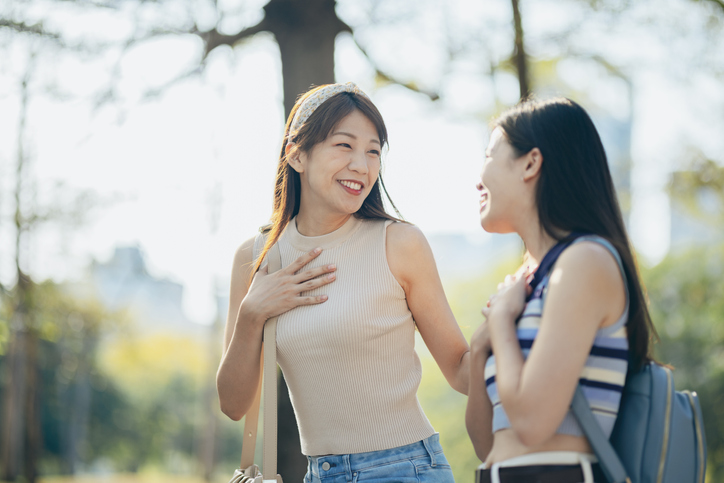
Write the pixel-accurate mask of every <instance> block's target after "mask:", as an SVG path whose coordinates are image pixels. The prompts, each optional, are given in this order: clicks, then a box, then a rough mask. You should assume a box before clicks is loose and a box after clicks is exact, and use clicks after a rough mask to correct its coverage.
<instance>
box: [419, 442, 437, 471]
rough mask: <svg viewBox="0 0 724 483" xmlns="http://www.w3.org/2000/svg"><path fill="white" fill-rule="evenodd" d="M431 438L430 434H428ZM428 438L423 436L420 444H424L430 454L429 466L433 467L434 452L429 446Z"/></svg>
mask: <svg viewBox="0 0 724 483" xmlns="http://www.w3.org/2000/svg"><path fill="white" fill-rule="evenodd" d="M430 438H432V436H430ZM430 438H425V439H423V440H422V444H423V445H425V450H427V454H428V455H430V466H432V467H433V468H434V467H435V464H436V463H435V452H434V451H433V450H432V448H431V447H430Z"/></svg>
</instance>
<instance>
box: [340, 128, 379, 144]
mask: <svg viewBox="0 0 724 483" xmlns="http://www.w3.org/2000/svg"><path fill="white" fill-rule="evenodd" d="M337 134H341V135H342V136H347V137H351V138H352V139H357V136H355V135H354V134H351V133H348V132H344V131H337V132H333V133H332V136H336V135H337ZM370 142H371V143H377V144H379V145H380V146H381V145H382V144H381V143H380V142H379V141H378V140H377V139H370Z"/></svg>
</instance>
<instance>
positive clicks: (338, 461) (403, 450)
mask: <svg viewBox="0 0 724 483" xmlns="http://www.w3.org/2000/svg"><path fill="white" fill-rule="evenodd" d="M442 452H443V450H442V446H440V435H439V434H438V433H435V434H433V435H432V436H430V437H428V438H425V439H423V440H420V441H417V442H415V443H411V444H406V445H404V446H398V447H395V448H389V449H383V450H378V451H370V452H367V453H352V454H338V455H324V456H307V460H308V461H309V470H310V471H311V472H312V474H314V475H315V476H318V477H327V476H331V475H335V474H338V473H345V472H349V471H359V470H363V469H365V468H371V467H373V466H380V465H384V464H387V463H393V462H396V461H400V460H401V459H413V458H417V457H423V456H429V457H430V460H431V466H435V465H436V461H435V455H436V454H440V453H442Z"/></svg>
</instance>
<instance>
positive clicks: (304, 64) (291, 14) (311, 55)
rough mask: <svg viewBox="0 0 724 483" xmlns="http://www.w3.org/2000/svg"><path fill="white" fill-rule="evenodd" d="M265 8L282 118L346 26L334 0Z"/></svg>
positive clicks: (289, 455)
mask: <svg viewBox="0 0 724 483" xmlns="http://www.w3.org/2000/svg"><path fill="white" fill-rule="evenodd" d="M264 10H265V12H266V15H265V19H264V20H265V22H267V25H268V26H269V31H270V32H271V33H273V34H274V36H275V37H276V40H277V43H278V44H279V51H280V53H281V59H282V76H283V82H284V113H285V118H286V117H288V116H289V113H290V112H291V110H292V107H294V103H295V102H296V100H297V98H298V97H299V95H300V94H302V93H304V92H306V91H307V90H309V88H310V87H311V86H312V85H322V84H331V83H333V82H334V81H335V79H334V43H335V40H336V38H337V34H339V33H340V32H344V31H350V28H349V27H348V26H347V25H346V24H345V23H344V22H342V21H341V20H340V19H339V18H338V17H337V13H336V11H335V0H306V1H304V0H271V1H270V2H269V3H268V4H267V5H266V6H265V7H264ZM278 394H279V396H278V398H279V408H278V418H279V424H278V428H279V431H278V439H277V441H278V443H277V446H278V449H277V453H278V468H279V473H280V474H281V475H282V476H283V477H284V479H285V480H286V481H301V480H302V479H303V478H304V475H305V473H306V471H307V460H306V458H305V457H304V455H302V451H301V446H300V444H299V430H298V428H297V421H296V419H295V417H294V410H293V408H292V403H291V400H290V398H289V390H288V389H287V385H286V383H285V382H284V377H279V390H278ZM269 476H270V477H271V476H273V475H269Z"/></svg>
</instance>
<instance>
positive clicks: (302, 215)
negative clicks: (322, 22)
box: [217, 83, 469, 482]
mask: <svg viewBox="0 0 724 483" xmlns="http://www.w3.org/2000/svg"><path fill="white" fill-rule="evenodd" d="M386 143H387V131H386V128H385V124H384V121H383V120H382V117H381V115H380V113H379V111H378V110H377V108H376V107H375V106H374V104H372V102H371V101H370V100H369V98H368V97H367V96H366V95H365V94H364V93H363V92H361V91H360V90H359V89H358V88H357V86H355V85H354V84H352V83H347V84H332V85H327V86H321V87H318V88H315V89H312V90H310V91H309V92H307V93H306V94H304V95H303V96H302V97H301V98H300V99H299V100H298V101H297V103H296V105H295V106H294V108H293V109H292V112H291V114H290V116H289V120H288V121H287V125H286V129H285V135H284V139H283V142H282V149H281V153H280V157H279V165H278V171H277V178H276V189H275V195H274V211H273V215H272V223H271V227H270V229H269V230H267V232H266V237H265V238H262V237H257V239H256V240H255V239H254V238H252V239H250V240H248V241H247V242H245V243H243V244H242V245H241V247H240V248H239V249H238V250H237V252H236V255H235V258H234V264H233V270H232V278H231V293H230V305H229V315H228V319H227V324H226V331H225V346H224V347H225V348H224V355H223V357H222V361H221V364H220V367H219V371H218V374H217V387H218V392H219V399H220V404H221V409H222V411H223V412H224V413H225V414H226V415H228V416H229V417H230V418H232V419H234V420H239V419H241V418H242V417H243V416H244V414H245V413H246V412H247V410H248V409H249V407H250V406H251V404H252V401H253V399H254V396H255V394H253V393H252V392H251V391H249V388H255V387H258V386H259V377H260V371H261V362H260V357H261V346H262V332H263V327H264V324H265V322H266V321H267V320H268V319H269V318H271V317H275V316H279V319H278V325H277V352H278V358H279V364H280V366H281V368H282V371H283V372H284V375H285V379H286V381H287V383H288V385H289V389H290V396H291V399H292V403H293V405H294V410H295V414H296V417H297V423H298V425H299V429H300V438H301V442H302V452H303V453H304V454H305V455H306V456H307V457H308V460H309V466H308V472H307V476H306V477H305V481H309V482H322V481H323V482H332V481H335V482H337V481H355V482H356V481H359V482H368V481H380V482H381V481H396V482H405V481H410V482H413V481H414V482H419V481H424V482H427V481H440V482H446V481H453V479H452V472H451V471H450V466H449V465H448V463H447V460H446V459H445V456H444V454H443V452H442V448H441V447H440V444H439V441H438V435H437V433H435V431H434V429H433V428H432V426H431V425H430V423H429V421H428V420H427V418H426V417H425V415H424V413H423V411H422V409H421V408H420V405H419V403H418V401H417V396H416V391H417V387H418V385H419V382H420V376H421V368H420V361H419V359H418V358H417V354H416V353H415V351H414V332H415V328H417V329H418V330H419V332H420V335H421V336H422V339H423V340H424V341H425V344H426V345H427V347H428V349H429V350H430V352H431V353H432V355H433V357H434V358H435V360H436V361H437V363H438V365H439V367H440V369H441V370H442V372H443V374H444V375H445V377H446V379H447V380H448V382H449V383H450V385H451V386H452V387H453V388H455V389H456V390H457V391H459V392H461V393H464V394H466V393H467V388H468V372H469V371H468V369H469V347H468V344H467V342H466V341H465V338H464V337H463V335H462V333H461V331H460V329H459V327H458V325H457V323H456V321H455V319H454V317H453V314H452V311H451V310H450V307H449V305H448V303H447V300H446V298H445V294H444V292H443V288H442V285H441V283H440V279H439V276H438V273H437V268H436V266H435V261H434V259H433V255H432V252H431V250H430V247H429V245H428V243H427V240H426V239H425V237H424V236H423V234H422V233H421V232H420V230H419V229H418V228H417V227H415V226H414V225H411V224H408V223H405V222H400V220H398V219H397V218H395V217H393V216H391V215H389V214H388V213H387V212H386V211H385V208H384V205H383V202H382V193H383V192H384V194H385V195H387V192H386V190H385V187H384V183H383V182H382V177H381V175H380V160H381V152H382V149H383V147H384V146H385V145H386ZM388 200H389V196H388ZM390 203H391V201H390ZM391 204H392V203H391ZM392 206H393V207H394V204H392ZM275 243H277V244H278V246H279V249H280V253H281V257H282V269H281V270H279V271H277V272H274V273H272V274H269V273H268V272H267V270H266V265H265V264H264V263H263V259H264V256H265V255H266V253H267V252H268V250H269V248H270V247H271V246H272V245H273V244H275Z"/></svg>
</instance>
